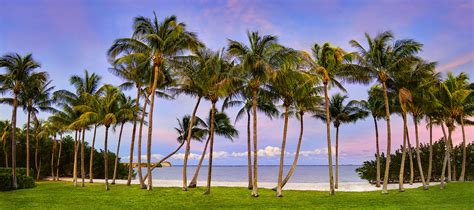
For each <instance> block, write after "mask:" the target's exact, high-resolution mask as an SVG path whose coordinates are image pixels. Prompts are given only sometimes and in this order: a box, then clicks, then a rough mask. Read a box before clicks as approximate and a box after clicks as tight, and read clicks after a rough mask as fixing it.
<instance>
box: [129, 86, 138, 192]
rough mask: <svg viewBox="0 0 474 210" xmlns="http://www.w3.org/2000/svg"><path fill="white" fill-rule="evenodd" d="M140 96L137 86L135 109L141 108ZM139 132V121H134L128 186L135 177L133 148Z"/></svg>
mask: <svg viewBox="0 0 474 210" xmlns="http://www.w3.org/2000/svg"><path fill="white" fill-rule="evenodd" d="M140 95H141V87H140V85H138V84H137V98H136V100H135V107H140ZM136 132H137V121H136V120H134V121H133V130H132V141H131V142H130V158H129V159H130V162H129V164H128V178H127V186H130V184H131V183H132V175H133V148H134V147H135V136H136Z"/></svg>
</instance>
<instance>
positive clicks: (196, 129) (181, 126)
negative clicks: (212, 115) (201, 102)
mask: <svg viewBox="0 0 474 210" xmlns="http://www.w3.org/2000/svg"><path fill="white" fill-rule="evenodd" d="M176 120H178V127H175V128H174V130H175V131H176V132H177V133H178V138H176V140H177V141H178V143H179V145H178V147H177V148H176V149H175V150H173V151H172V152H171V153H169V154H168V155H166V156H165V157H163V158H162V159H161V160H160V161H158V162H157V164H155V166H153V168H151V170H154V169H155V168H157V167H161V163H163V162H164V161H166V160H168V159H169V158H170V157H172V156H173V155H175V154H176V153H177V152H178V151H179V150H180V149H181V147H183V145H184V143H186V139H187V138H188V131H189V129H188V126H189V121H190V120H191V116H189V115H185V116H184V117H183V118H181V119H176ZM205 126H206V123H205V122H204V121H203V120H202V119H201V118H199V117H197V116H196V120H195V121H194V124H193V128H192V129H191V130H192V131H191V132H192V136H191V139H192V140H196V141H199V142H202V140H203V139H204V138H205V137H206V135H207V134H208V130H207V129H206V128H205ZM146 178H147V176H145V177H144V179H146Z"/></svg>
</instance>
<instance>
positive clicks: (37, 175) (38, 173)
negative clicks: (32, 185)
mask: <svg viewBox="0 0 474 210" xmlns="http://www.w3.org/2000/svg"><path fill="white" fill-rule="evenodd" d="M38 165H39V167H38V168H39V169H38V171H37V172H36V180H39V179H40V173H41V156H40V157H39V164H38Z"/></svg>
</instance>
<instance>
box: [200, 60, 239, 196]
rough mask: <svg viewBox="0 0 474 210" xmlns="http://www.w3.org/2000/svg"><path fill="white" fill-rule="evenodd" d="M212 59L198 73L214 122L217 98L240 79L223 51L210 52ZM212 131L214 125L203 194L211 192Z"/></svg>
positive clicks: (220, 97)
mask: <svg viewBox="0 0 474 210" xmlns="http://www.w3.org/2000/svg"><path fill="white" fill-rule="evenodd" d="M211 57H212V59H211V60H210V61H209V62H210V65H209V67H208V68H206V69H205V71H204V72H203V73H202V74H200V76H202V79H203V80H204V81H203V87H205V89H206V90H208V91H207V95H206V97H205V98H206V99H207V100H209V101H211V104H212V107H211V122H214V119H215V113H216V103H217V101H218V100H219V99H223V98H226V97H227V96H229V95H230V94H231V93H233V92H235V91H237V90H238V89H239V86H240V79H238V78H239V77H238V76H237V71H236V70H237V68H234V64H233V63H230V62H228V61H227V60H225V59H224V53H223V52H216V53H212V56H211ZM214 133H215V125H214V124H211V126H210V132H209V136H210V140H209V165H208V174H207V187H206V191H205V192H204V194H205V195H207V194H210V193H211V179H212V156H213V150H214Z"/></svg>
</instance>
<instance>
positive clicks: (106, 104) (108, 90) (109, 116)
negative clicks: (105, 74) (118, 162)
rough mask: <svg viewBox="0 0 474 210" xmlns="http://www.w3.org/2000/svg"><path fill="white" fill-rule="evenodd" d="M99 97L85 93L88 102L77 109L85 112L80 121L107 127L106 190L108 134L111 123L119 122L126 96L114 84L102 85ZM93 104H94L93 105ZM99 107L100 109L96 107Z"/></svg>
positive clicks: (106, 152) (106, 180) (106, 187)
mask: <svg viewBox="0 0 474 210" xmlns="http://www.w3.org/2000/svg"><path fill="white" fill-rule="evenodd" d="M96 95H98V96H99V97H95V96H93V95H90V94H88V93H85V94H84V98H85V99H87V100H88V101H89V103H88V104H85V105H79V106H76V107H75V109H77V110H79V111H81V112H82V113H83V114H82V115H81V117H80V118H79V121H77V122H79V123H80V122H81V121H86V122H89V121H96V122H99V123H100V124H101V125H103V126H104V127H105V138H104V152H103V153H104V170H105V173H104V174H105V190H109V181H108V159H109V158H108V148H107V143H108V135H109V128H110V126H111V125H113V124H116V123H117V118H118V112H119V103H118V102H119V101H120V100H123V99H120V98H121V97H125V96H124V95H123V93H122V92H121V91H120V89H118V88H116V87H114V86H112V85H108V84H106V85H104V86H102V87H101V88H100V89H99V90H98V91H97V93H96ZM91 104H92V105H91ZM96 107H99V109H96Z"/></svg>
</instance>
